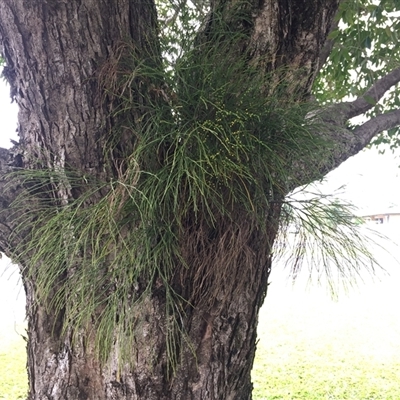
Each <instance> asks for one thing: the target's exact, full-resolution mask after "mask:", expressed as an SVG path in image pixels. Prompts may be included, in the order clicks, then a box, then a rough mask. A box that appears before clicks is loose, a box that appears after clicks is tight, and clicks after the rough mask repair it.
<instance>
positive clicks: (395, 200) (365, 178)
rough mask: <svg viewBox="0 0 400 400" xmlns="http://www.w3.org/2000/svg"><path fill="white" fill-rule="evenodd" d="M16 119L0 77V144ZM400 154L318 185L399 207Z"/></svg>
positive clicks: (352, 166)
mask: <svg viewBox="0 0 400 400" xmlns="http://www.w3.org/2000/svg"><path fill="white" fill-rule="evenodd" d="M16 118H17V106H16V104H15V103H14V104H11V102H10V97H9V89H8V87H7V86H6V84H5V82H4V81H3V80H0V121H1V125H0V127H1V128H0V129H1V135H0V147H5V148H8V147H10V145H11V143H10V138H12V139H14V140H18V137H17V134H16V132H15V131H16V126H17V123H16ZM399 155H400V150H399V151H398V153H397V156H396V155H394V154H392V153H391V152H390V151H386V153H385V154H384V155H381V154H379V153H378V151H377V150H376V149H370V150H366V151H363V152H361V153H359V154H357V155H356V156H354V157H351V158H350V159H349V160H348V161H346V162H345V163H343V164H342V165H341V166H340V167H339V168H337V169H336V170H334V171H332V172H331V173H330V174H329V175H328V176H327V179H326V182H325V183H324V184H323V185H322V186H321V188H322V191H323V192H324V193H325V194H332V193H333V192H334V191H335V190H336V189H337V188H339V187H341V186H342V185H346V188H345V190H344V193H342V195H341V196H340V197H342V198H344V199H346V200H349V201H351V202H353V203H354V204H355V205H356V206H357V207H359V208H361V209H362V210H365V211H367V210H368V211H371V213H372V212H374V211H373V210H376V212H381V211H382V210H383V209H385V210H386V209H387V208H388V207H390V206H391V205H397V206H400V168H399V165H400V158H399ZM342 192H343V191H342ZM383 211H384V210H383Z"/></svg>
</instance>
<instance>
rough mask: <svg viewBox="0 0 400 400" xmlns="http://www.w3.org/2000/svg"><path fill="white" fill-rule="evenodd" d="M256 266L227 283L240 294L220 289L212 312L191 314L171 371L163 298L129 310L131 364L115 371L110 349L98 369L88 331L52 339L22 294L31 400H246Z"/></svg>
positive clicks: (53, 326)
mask: <svg viewBox="0 0 400 400" xmlns="http://www.w3.org/2000/svg"><path fill="white" fill-rule="evenodd" d="M273 230H274V229H272V231H273ZM254 261H258V263H261V262H262V263H263V264H264V265H257V266H255V267H254V270H253V271H248V270H247V271H243V270H241V269H239V270H236V271H230V272H229V276H227V280H229V279H232V280H235V281H236V282H240V287H241V288H244V290H240V291H234V292H232V291H230V292H229V293H226V292H225V290H224V288H221V290H220V298H219V302H214V306H213V307H212V308H207V311H206V312H205V311H204V309H203V308H201V307H197V308H195V309H193V310H192V311H191V312H190V313H188V314H187V315H186V317H185V321H183V323H184V324H185V326H186V329H187V338H186V340H185V341H182V342H181V343H179V344H178V346H177V347H179V350H178V355H177V357H179V362H178V364H177V366H176V370H175V371H173V372H171V370H169V368H170V367H169V364H170V362H169V360H168V359H167V351H166V346H167V343H166V332H165V330H166V329H167V328H166V326H165V298H164V297H163V296H157V295H155V296H152V297H151V298H146V299H145V300H144V301H143V302H141V303H140V305H139V306H137V307H135V308H133V309H132V313H137V314H138V315H140V318H141V319H142V320H143V322H141V325H140V329H138V330H137V331H136V333H135V337H134V343H133V347H132V352H131V355H130V356H131V362H132V364H131V365H129V364H121V361H120V360H119V354H118V349H116V348H114V349H113V350H112V351H111V354H110V356H109V359H108V361H107V362H106V363H100V362H99V361H98V359H97V355H96V353H95V351H94V349H93V344H92V343H91V342H90V340H89V341H88V340H87V336H88V332H82V334H81V335H80V336H78V337H79V339H75V340H72V338H71V337H70V336H68V335H67V337H65V336H58V334H57V324H59V323H60V324H61V322H60V321H55V320H54V315H51V314H49V313H48V312H46V310H45V308H44V307H43V306H40V305H37V304H36V303H35V301H34V299H33V296H34V294H33V290H32V289H30V288H29V287H27V294H28V304H30V305H32V304H35V306H34V307H32V308H28V317H29V326H28V334H29V343H28V371H29V381H30V392H29V393H30V394H29V400H39V399H40V400H44V399H51V400H61V399H88V400H89V399H90V400H110V399H127V400H128V399H129V400H139V399H140V400H144V399H146V400H163V399H165V400H167V399H168V400H172V399H174V400H175V399H176V400H178V399H179V400H187V399H192V400H207V399H209V400H216V399H221V400H226V399H232V400H234V399H235V400H246V399H251V398H252V383H251V377H250V373H251V369H252V365H253V360H254V354H255V350H256V336H257V333H256V328H257V322H258V311H259V308H260V306H261V304H262V302H263V299H264V296H265V291H266V287H267V278H268V274H269V270H270V260H269V259H268V260H254ZM238 285H239V283H238ZM227 286H228V287H230V285H229V284H228V285H227ZM28 307H29V306H28Z"/></svg>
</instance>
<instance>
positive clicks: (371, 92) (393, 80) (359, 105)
mask: <svg viewBox="0 0 400 400" xmlns="http://www.w3.org/2000/svg"><path fill="white" fill-rule="evenodd" d="M399 82H400V67H399V68H396V69H394V70H393V71H392V72H389V73H388V74H387V75H385V76H384V77H383V78H381V79H378V80H377V81H376V82H375V83H374V84H373V85H372V86H371V87H370V88H369V89H368V90H367V91H366V92H365V93H364V94H363V95H361V96H360V97H358V98H357V99H356V100H354V101H352V102H347V103H342V104H343V105H346V109H347V113H346V119H350V118H353V117H356V116H357V115H361V114H364V113H365V112H367V111H368V110H370V109H371V108H372V107H374V106H375V104H376V103H377V102H378V101H379V100H380V99H381V98H382V97H383V96H384V95H385V93H386V92H387V91H388V90H389V89H390V88H392V87H393V86H394V85H396V84H397V83H399ZM374 102H375V104H374Z"/></svg>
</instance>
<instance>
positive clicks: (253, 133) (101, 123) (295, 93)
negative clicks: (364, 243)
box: [0, 0, 400, 400]
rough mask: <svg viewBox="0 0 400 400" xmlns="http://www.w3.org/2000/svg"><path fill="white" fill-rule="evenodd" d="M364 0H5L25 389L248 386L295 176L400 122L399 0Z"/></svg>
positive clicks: (159, 393)
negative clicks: (15, 118) (14, 121)
mask: <svg viewBox="0 0 400 400" xmlns="http://www.w3.org/2000/svg"><path fill="white" fill-rule="evenodd" d="M365 3H366V2H362V4H359V3H358V2H356V1H348V2H341V3H340V4H339V1H338V0H329V1H328V0H327V1H323V2H322V1H317V0H315V1H311V2H310V1H286V2H281V1H279V2H278V1H265V2H261V3H260V2H251V1H247V2H244V1H243V2H242V1H239V2H234V1H213V2H211V3H210V4H208V3H205V2H195V3H186V4H185V3H171V7H169V6H165V4H164V5H163V4H159V5H158V6H159V8H158V9H159V15H160V17H159V18H160V20H161V21H162V24H161V25H160V24H158V17H157V9H156V4H155V3H154V2H153V1H151V0H149V1H147V2H137V1H132V0H118V1H110V0H96V1H94V0H82V1H80V2H64V1H55V0H51V1H50V0H32V1H29V2H26V1H23V0H3V1H2V2H1V3H0V42H1V44H2V54H3V57H4V59H5V62H6V67H5V69H4V72H3V75H4V76H5V77H6V78H7V80H8V82H9V83H10V86H11V96H12V99H13V100H15V101H16V102H17V103H18V105H19V124H18V133H19V137H20V142H19V143H18V144H17V145H15V146H14V148H13V149H11V150H5V149H2V150H1V153H0V156H1V167H2V171H3V174H2V181H1V185H2V191H1V193H2V194H1V200H2V201H1V205H2V212H1V214H0V223H1V225H0V226H1V229H0V246H1V250H2V251H3V252H4V253H6V254H7V255H9V256H10V257H11V258H13V259H14V260H15V261H17V262H18V264H19V265H20V266H21V274H22V278H23V282H24V287H25V291H26V295H27V315H28V335H29V342H28V373H29V381H30V388H29V399H30V400H33V399H41V400H42V399H146V400H152V399H202V400H204V399H240V400H243V399H250V398H251V391H252V385H251V381H250V371H251V367H252V363H253V358H254V352H255V341H256V326H257V315H258V310H259V308H260V306H261V304H262V302H263V299H264V296H265V294H266V290H267V285H268V276H269V273H270V270H271V263H272V261H271V260H272V253H273V244H274V240H275V238H276V236H277V233H278V230H279V227H280V226H282V224H283V223H284V221H285V218H284V217H286V216H288V215H291V211H290V209H292V210H293V207H292V208H291V206H290V203H289V202H288V201H287V200H285V198H286V196H287V195H288V194H289V193H290V192H291V191H293V190H294V189H295V188H297V187H300V186H302V185H306V184H308V183H310V182H312V181H313V180H316V179H320V178H321V177H323V176H324V174H326V173H327V172H329V171H330V170H332V169H334V168H336V167H337V166H338V165H339V164H341V163H342V162H343V161H345V160H346V159H347V158H348V157H350V156H352V155H354V154H356V153H357V152H358V151H360V150H361V149H362V148H364V147H365V146H367V145H368V144H369V143H370V142H371V140H372V139H373V138H374V137H375V136H376V135H377V134H379V133H381V132H383V131H388V132H389V134H388V136H386V138H385V140H391V138H395V137H396V136H395V131H394V129H395V128H397V126H398V125H399V124H400V111H399V110H398V109H397V106H398V96H397V94H396V92H395V91H394V90H392V89H393V88H394V86H395V85H396V84H397V83H398V81H399V80H400V68H399V65H398V61H399V60H398V47H397V46H396V44H397V37H396V33H395V32H396V24H398V22H397V20H396V18H395V16H393V15H392V14H391V12H392V11H393V10H394V9H395V7H397V6H398V4H396V2H395V1H391V2H390V1H382V2H381V3H380V4H379V5H375V4H372V3H367V4H365ZM193 18H194V19H193ZM196 18H197V20H196ZM340 21H341V22H340ZM173 24H175V25H173ZM160 26H161V27H162V28H163V31H161V32H160ZM174 26H175V27H179V32H180V33H179V32H178V31H177V29H176V28H174ZM164 28H165V29H164ZM194 29H195V31H194ZM177 32H178V33H179V34H177ZM382 49H384V50H382ZM350 71H356V73H355V74H353V75H352V73H351V72H350ZM313 95H314V96H315V97H316V98H317V100H319V103H318V102H317V101H316V100H315V98H314V96H313ZM346 95H354V96H355V99H354V100H352V101H342V102H340V103H335V102H334V100H340V99H342V98H343V97H344V96H346ZM383 109H385V110H386V111H385V112H384V113H383V112H382V110H383ZM367 112H369V113H370V114H369V119H368V120H367V122H364V123H362V124H359V125H354V123H353V124H352V123H351V122H349V121H350V120H351V118H353V117H355V116H358V115H362V114H364V113H367ZM380 140H382V139H380ZM394 140H395V139H394ZM288 207H289V208H288ZM334 209H335V210H337V209H338V208H337V206H336V205H335V208H334ZM288 210H289V211H288ZM339 214H340V213H339ZM337 215H338V212H335V213H334V217H335V218H337ZM342 219H343V220H345V219H348V216H347V215H345V214H343V215H342ZM316 221H321V222H323V221H324V219H323V218H319V219H318V218H317V220H316ZM336 231H337V224H332V223H331V220H329V221H328V223H327V224H325V225H324V229H323V230H321V235H320V237H321V238H322V239H323V240H324V243H327V240H328V239H329V238H333V237H334V234H335V232H336ZM331 243H332V241H331ZM328 248H329V246H328ZM330 249H331V254H335V253H334V248H330ZM332 249H333V250H332ZM357 250H361V252H362V251H363V250H364V249H363V248H362V247H361V248H356V249H355V250H354V249H353V248H350V253H351V252H352V251H353V252H354V251H355V252H354V253H353V254H357Z"/></svg>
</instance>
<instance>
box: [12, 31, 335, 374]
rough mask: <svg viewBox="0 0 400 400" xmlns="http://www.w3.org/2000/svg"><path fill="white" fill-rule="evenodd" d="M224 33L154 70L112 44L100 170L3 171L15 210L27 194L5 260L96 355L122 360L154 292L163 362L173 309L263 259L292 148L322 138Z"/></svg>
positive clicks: (297, 155) (174, 343) (201, 300)
mask: <svg viewBox="0 0 400 400" xmlns="http://www.w3.org/2000/svg"><path fill="white" fill-rule="evenodd" d="M228 33H229V31H226V32H225V31H224V32H223V35H222V37H221V40H220V42H219V45H218V46H215V45H214V46H213V47H211V46H209V44H207V42H204V43H203V44H202V45H200V47H199V48H194V49H193V50H191V51H189V52H188V53H187V54H185V56H184V57H183V58H182V59H181V60H179V61H177V63H176V65H175V70H174V72H173V74H168V75H165V76H164V75H162V74H160V71H159V70H158V69H157V68H154V67H153V65H152V64H151V63H150V64H149V63H145V62H138V61H137V60H136V55H135V49H134V48H131V47H129V46H125V45H121V46H120V47H118V49H116V50H115V53H114V55H113V56H112V57H111V58H110V60H109V62H108V63H106V64H105V65H104V67H103V69H102V70H101V72H100V79H99V84H100V86H101V88H102V90H103V93H102V99H103V101H105V102H106V104H107V106H108V107H109V110H110V120H111V121H112V124H111V123H110V127H109V128H110V129H109V130H110V132H109V137H108V138H107V140H105V141H104V142H105V145H104V156H105V159H106V160H107V163H108V164H107V165H106V166H105V170H107V171H108V179H107V181H104V182H99V181H98V180H96V179H94V178H89V177H88V176H87V175H86V174H85V172H83V171H74V170H72V168H71V169H70V170H67V169H66V170H63V171H59V170H55V171H48V170H43V169H42V170H31V171H24V172H21V173H17V174H16V179H18V180H19V181H20V182H21V184H22V185H23V186H24V187H25V188H26V191H25V195H24V196H22V197H21V198H20V199H19V201H17V202H16V204H15V210H16V213H19V214H21V212H20V211H21V209H22V208H23V207H25V206H26V204H27V203H29V204H30V211H29V214H26V213H24V214H23V215H22V217H21V220H20V229H18V230H17V231H16V232H15V234H16V235H19V236H21V237H22V238H23V240H22V242H21V245H20V247H19V248H18V249H16V251H15V258H16V261H19V262H20V263H21V264H22V265H24V266H25V269H26V270H25V272H24V275H25V276H26V277H27V278H28V279H30V280H31V281H32V282H34V284H35V294H36V296H37V301H38V302H40V303H41V304H44V305H46V306H47V307H48V308H49V309H50V310H51V312H52V313H53V314H56V315H58V316H59V317H60V318H62V320H63V322H62V325H63V333H66V332H69V333H71V332H72V335H79V333H80V332H81V330H82V329H85V330H86V332H87V331H88V330H89V331H91V334H92V335H93V337H90V338H89V337H87V338H86V339H87V340H89V339H90V340H91V339H92V338H94V342H95V343H96V348H97V350H98V353H99V356H100V357H101V359H103V360H105V359H106V358H107V357H108V355H109V352H110V351H111V349H113V348H114V347H115V346H117V347H118V348H119V352H120V353H119V354H120V355H121V357H122V358H124V359H129V358H130V357H129V354H130V350H131V349H132V347H133V343H134V340H135V332H137V329H141V328H140V327H141V326H144V325H146V324H148V321H145V316H144V314H145V313H144V312H143V313H142V312H140V313H138V312H137V310H139V308H140V307H142V308H146V307H150V305H149V304H150V303H151V304H152V307H158V306H159V305H160V304H162V305H163V307H164V308H163V309H157V315H158V316H159V318H160V320H161V322H160V325H161V326H162V329H163V330H164V333H165V336H166V348H167V352H168V357H169V361H170V364H169V366H170V367H171V368H172V370H173V368H174V366H175V365H176V364H178V362H179V349H180V346H181V344H182V342H183V341H186V340H187V338H186V337H185V332H186V329H187V327H186V326H185V324H184V323H183V321H184V320H185V316H186V315H189V314H190V312H191V310H192V309H193V307H200V306H202V307H205V308H206V309H207V307H208V308H209V309H211V308H213V309H214V310H215V309H218V308H219V309H222V308H224V307H227V305H228V304H229V302H230V299H231V298H232V296H235V295H237V293H239V292H240V291H241V290H242V289H243V286H241V285H244V284H245V282H246V281H245V280H243V279H241V276H243V274H245V275H246V276H253V275H254V276H256V275H257V274H256V271H257V269H260V268H266V267H265V266H266V265H267V264H268V260H269V259H270V256H271V248H272V243H273V239H274V236H275V232H276V229H277V226H278V218H279V212H280V208H281V205H282V202H283V199H284V197H285V195H286V194H287V193H288V191H289V189H288V188H289V187H293V185H294V183H293V176H294V175H295V174H294V173H293V172H294V169H295V168H296V161H298V160H302V161H301V163H302V164H304V159H306V160H308V161H309V162H310V165H313V164H315V163H318V160H319V159H320V157H321V155H322V153H323V151H324V147H322V146H321V143H322V142H321V139H319V137H318V136H317V135H316V134H315V132H317V131H318V129H319V127H318V124H319V123H318V121H316V120H314V119H312V118H309V117H307V115H310V114H309V112H310V111H311V110H310V106H309V105H307V104H302V103H300V102H299V101H298V99H297V98H296V97H295V96H294V95H293V97H291V96H289V95H288V92H287V91H285V90H283V89H282V90H280V88H279V86H277V85H276V80H275V79H272V78H273V77H265V75H263V76H262V77H260V75H259V74H257V72H256V71H255V70H253V69H252V67H251V66H248V65H247V62H246V55H245V54H237V49H238V46H233V44H234V43H236V41H237V40H239V41H240V40H241V37H242V36H241V35H242V34H241V35H239V36H238V37H236V36H235V35H233V36H231V37H229V35H228ZM227 35H228V36H227ZM212 40H213V41H215V38H213V39H212ZM271 82H273V88H272V89H271V88H270V90H269V85H271ZM265 93H269V95H268V96H265ZM60 191H62V192H63V193H70V195H69V196H68V198H67V199H64V198H63V199H60V195H59V193H60ZM73 193H79V195H76V196H75V195H73ZM302 212H303V213H304V212H305V211H304V210H303V211H302ZM313 213H314V214H313V215H314V216H315V217H314V222H313V223H312V224H311V225H310V226H309V228H310V229H311V230H312V231H313V232H314V234H315V235H317V236H319V237H322V238H324V240H325V241H324V242H323V243H325V244H326V249H327V250H326V254H329V255H331V256H334V255H335V254H336V253H335V251H336V249H335V247H334V246H333V247H332V246H331V247H329V244H327V243H328V239H329V238H330V237H331V236H329V233H330V232H331V231H332V228H331V227H330V225H329V223H328V222H329V221H328V222H327V220H326V219H324V218H322V217H319V216H318V213H316V212H315V211H313ZM332 237H333V236H332ZM329 243H331V242H329ZM221 288H223V290H221ZM159 299H160V300H159ZM139 314H142V317H141V316H140V315H139ZM146 326H147V325H146Z"/></svg>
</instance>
